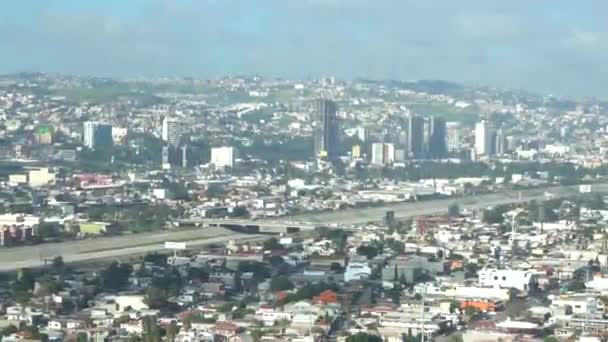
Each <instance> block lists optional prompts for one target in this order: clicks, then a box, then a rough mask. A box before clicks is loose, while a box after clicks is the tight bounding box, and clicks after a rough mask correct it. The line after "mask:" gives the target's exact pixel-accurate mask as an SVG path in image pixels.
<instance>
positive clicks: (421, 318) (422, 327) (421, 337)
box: [420, 286, 426, 342]
mask: <svg viewBox="0 0 608 342" xmlns="http://www.w3.org/2000/svg"><path fill="white" fill-rule="evenodd" d="M425 299H426V286H424V287H423V290H422V311H421V312H422V313H421V317H420V322H421V328H420V330H421V333H420V342H424V341H425V340H426V335H425V332H424V301H425Z"/></svg>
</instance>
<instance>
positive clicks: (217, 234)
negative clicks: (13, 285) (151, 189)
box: [0, 227, 265, 271]
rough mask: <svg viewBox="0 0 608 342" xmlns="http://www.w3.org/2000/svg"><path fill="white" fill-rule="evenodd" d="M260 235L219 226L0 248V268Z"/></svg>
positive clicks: (87, 258)
mask: <svg viewBox="0 0 608 342" xmlns="http://www.w3.org/2000/svg"><path fill="white" fill-rule="evenodd" d="M261 238H265V237H263V236H261V235H247V234H237V233H234V232H232V231H230V230H228V229H224V228H220V227H209V228H204V229H191V230H182V231H174V232H162V233H153V234H137V235H126V236H115V237H107V238H96V239H88V240H80V241H71V242H63V243H55V244H42V245H37V246H28V247H17V248H7V249H3V250H0V271H11V270H15V269H19V268H23V267H39V266H42V265H43V264H44V261H43V259H51V258H53V257H55V256H58V255H61V256H62V257H63V259H64V261H65V262H66V263H70V262H83V261H88V260H95V259H112V258H118V257H124V256H129V255H137V254H146V253H149V252H154V251H158V250H162V249H164V242H165V241H168V240H170V241H187V243H188V246H190V247H194V246H200V245H204V244H212V243H226V242H228V241H229V240H241V241H242V240H243V239H261Z"/></svg>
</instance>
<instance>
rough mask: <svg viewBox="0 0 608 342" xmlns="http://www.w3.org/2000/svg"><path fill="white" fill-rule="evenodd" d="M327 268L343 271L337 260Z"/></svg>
mask: <svg viewBox="0 0 608 342" xmlns="http://www.w3.org/2000/svg"><path fill="white" fill-rule="evenodd" d="M329 269H330V270H331V271H332V272H335V273H344V267H342V265H340V263H338V262H332V263H331V265H330V266H329Z"/></svg>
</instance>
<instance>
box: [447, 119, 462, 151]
mask: <svg viewBox="0 0 608 342" xmlns="http://www.w3.org/2000/svg"><path fill="white" fill-rule="evenodd" d="M460 130H461V127H460V123H459V122H454V121H450V122H447V123H446V131H447V138H446V140H447V148H448V151H449V152H454V151H457V150H459V149H460V147H461V146H462V140H461V134H460Z"/></svg>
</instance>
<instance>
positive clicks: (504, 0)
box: [0, 0, 608, 97]
mask: <svg viewBox="0 0 608 342" xmlns="http://www.w3.org/2000/svg"><path fill="white" fill-rule="evenodd" d="M607 13H608V1H606V0H70V1H68V0H14V1H7V2H6V3H3V4H2V10H1V11H0V36H1V37H2V38H0V73H7V72H14V71H49V72H63V73H77V74H86V75H99V76H117V77H122V76H127V77H131V76H194V77H204V78H206V77H210V78H215V77H219V76H224V75H234V74H255V73H258V74H261V75H268V76H283V77H293V78H307V77H318V76H330V75H334V76H337V77H340V78H355V77H370V78H376V79H384V78H391V79H446V80H452V81H458V82H464V83H468V84H483V85H496V86H501V87H509V88H524V89H530V90H537V91H542V92H553V93H556V94H562V95H577V96H580V95H583V96H585V95H597V96H601V97H608V87H607V86H606V83H607V81H608V33H607V32H608V20H607V19H608V14H607Z"/></svg>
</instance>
